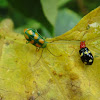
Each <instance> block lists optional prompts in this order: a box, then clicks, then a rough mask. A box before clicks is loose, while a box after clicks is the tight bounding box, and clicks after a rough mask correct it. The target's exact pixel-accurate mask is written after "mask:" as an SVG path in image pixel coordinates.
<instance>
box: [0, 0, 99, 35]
mask: <svg viewBox="0 0 100 100" xmlns="http://www.w3.org/2000/svg"><path fill="white" fill-rule="evenodd" d="M92 1H93V0H92ZM97 1H98V0H95V1H93V2H91V0H85V1H83V0H28V1H25V0H8V1H7V0H0V20H2V19H4V18H7V17H8V18H11V19H13V21H14V24H15V30H16V31H17V32H19V33H23V29H24V28H30V27H31V28H35V29H37V30H38V31H39V32H40V34H42V35H43V36H45V37H54V36H58V35H61V34H63V33H64V32H66V31H68V30H70V29H71V28H73V27H74V26H75V25H76V24H77V23H78V21H79V20H80V18H81V17H83V16H84V15H85V14H87V13H88V12H90V11H91V10H92V9H94V8H96V7H97V6H98V5H100V4H99V3H98V2H99V1H98V2H97ZM65 9H66V10H65ZM67 9H69V10H70V11H69V10H67ZM71 10H72V11H71Z"/></svg>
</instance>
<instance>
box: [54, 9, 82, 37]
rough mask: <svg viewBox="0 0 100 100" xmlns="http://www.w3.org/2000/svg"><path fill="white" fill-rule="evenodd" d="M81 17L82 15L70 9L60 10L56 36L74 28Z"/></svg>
mask: <svg viewBox="0 0 100 100" xmlns="http://www.w3.org/2000/svg"><path fill="white" fill-rule="evenodd" d="M80 19H81V17H80V16H78V15H77V14H76V13H75V12H73V11H71V10H69V9H62V10H59V12H58V16H57V20H56V24H55V34H56V36H58V35H61V34H63V33H65V32H66V31H68V30H70V29H71V28H73V27H74V26H75V25H76V24H77V23H78V22H79V20H80Z"/></svg>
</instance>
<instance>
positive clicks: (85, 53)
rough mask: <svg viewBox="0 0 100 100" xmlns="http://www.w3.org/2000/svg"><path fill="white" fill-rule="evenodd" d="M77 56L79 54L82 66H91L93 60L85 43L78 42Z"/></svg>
mask: <svg viewBox="0 0 100 100" xmlns="http://www.w3.org/2000/svg"><path fill="white" fill-rule="evenodd" d="M79 54H80V56H81V60H82V62H83V63H84V64H86V65H92V63H93V60H94V58H93V55H92V53H91V52H90V50H89V49H88V48H87V47H86V45H85V41H81V42H80V50H79Z"/></svg>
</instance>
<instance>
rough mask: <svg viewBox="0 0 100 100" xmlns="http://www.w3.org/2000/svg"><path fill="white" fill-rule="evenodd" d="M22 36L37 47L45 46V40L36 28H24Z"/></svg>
mask: <svg viewBox="0 0 100 100" xmlns="http://www.w3.org/2000/svg"><path fill="white" fill-rule="evenodd" d="M24 36H25V38H26V40H27V41H28V42H30V43H31V44H33V45H34V46H36V47H38V48H45V47H46V46H47V42H46V41H45V40H44V39H43V37H42V36H41V35H40V34H39V33H38V32H37V31H36V30H33V29H31V28H29V29H24Z"/></svg>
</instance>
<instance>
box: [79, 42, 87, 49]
mask: <svg viewBox="0 0 100 100" xmlns="http://www.w3.org/2000/svg"><path fill="white" fill-rule="evenodd" d="M85 47H86V45H85V41H81V42H80V49H82V48H85Z"/></svg>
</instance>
